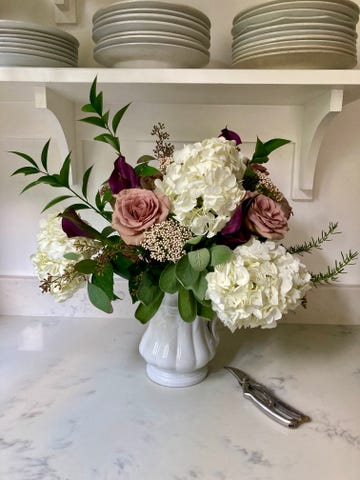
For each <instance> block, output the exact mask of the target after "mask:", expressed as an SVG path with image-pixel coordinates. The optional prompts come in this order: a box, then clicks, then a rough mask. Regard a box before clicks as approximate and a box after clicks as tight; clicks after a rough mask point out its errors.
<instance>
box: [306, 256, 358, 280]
mask: <svg viewBox="0 0 360 480" xmlns="http://www.w3.org/2000/svg"><path fill="white" fill-rule="evenodd" d="M358 256H359V253H358V252H356V251H355V252H353V251H351V250H349V251H348V252H347V253H346V254H344V253H343V252H341V260H340V261H338V260H335V265H334V267H332V268H331V267H328V268H327V271H326V272H325V273H316V274H314V273H312V274H311V281H312V283H313V284H314V285H315V286H317V285H324V284H329V283H332V282H336V281H338V276H339V275H340V274H343V273H346V271H345V268H346V267H347V266H349V265H353V261H354V260H356V259H357V258H358Z"/></svg>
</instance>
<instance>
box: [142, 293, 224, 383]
mask: <svg viewBox="0 0 360 480" xmlns="http://www.w3.org/2000/svg"><path fill="white" fill-rule="evenodd" d="M218 342H219V339H218V336H217V334H216V330H215V321H214V320H212V321H209V320H207V319H204V318H202V317H196V318H195V320H194V321H193V322H190V323H187V322H184V321H183V320H182V318H181V317H180V314H179V311H178V307H177V295H176V294H174V295H169V294H166V295H165V297H164V300H163V302H162V304H161V306H160V308H159V310H158V311H157V313H156V314H155V315H154V317H153V318H152V319H151V320H150V322H149V324H148V327H147V329H146V331H145V333H144V334H143V337H142V339H141V342H140V346H139V351H140V354H141V356H142V357H143V358H144V360H145V361H146V373H147V375H148V377H149V378H150V379H151V380H152V381H154V382H156V383H158V384H160V385H164V386H168V387H187V386H190V385H195V384H196V383H199V382H201V381H202V380H203V379H204V378H205V377H206V375H207V373H208V366H207V365H208V363H209V362H210V360H211V359H212V358H213V357H214V355H215V352H216V347H217V345H218Z"/></svg>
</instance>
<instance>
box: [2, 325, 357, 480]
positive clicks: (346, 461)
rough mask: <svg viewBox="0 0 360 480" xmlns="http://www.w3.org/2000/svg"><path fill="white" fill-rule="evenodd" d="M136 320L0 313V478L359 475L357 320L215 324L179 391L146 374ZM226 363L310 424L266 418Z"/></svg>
mask: <svg viewBox="0 0 360 480" xmlns="http://www.w3.org/2000/svg"><path fill="white" fill-rule="evenodd" d="M143 330H144V327H143V326H141V325H139V324H137V323H136V322H135V321H134V320H130V319H128V320H126V319H125V320H124V319H122V320H117V319H115V318H110V317H109V318H105V319H104V318H79V319H77V318H63V319H60V318H55V317H30V318H26V317H0V478H1V480H285V479H286V480H300V479H301V480H302V479H304V478H306V479H309V480H312V479H316V480H359V478H360V402H359V400H360V326H351V327H350V326H349V327H347V326H334V325H319V326H316V325H290V324H288V325H280V326H278V328H276V329H274V330H249V331H240V332H238V333H236V334H234V335H231V334H230V333H228V332H226V331H225V330H221V343H220V346H219V349H218V353H217V356H216V357H215V359H214V361H213V362H212V365H211V370H210V374H209V376H208V377H207V379H206V380H205V381H204V382H202V383H201V384H199V385H196V386H193V387H189V388H182V389H169V388H165V387H161V386H158V385H156V384H154V383H152V382H151V381H149V380H148V379H147V378H146V376H145V372H144V364H143V360H142V359H141V357H140V356H139V354H138V351H137V347H138V343H139V339H140V336H141V333H142V331H143ZM225 364H231V365H233V366H238V367H240V368H242V369H244V370H245V371H247V372H248V373H249V374H251V375H252V376H254V377H255V378H256V379H257V380H258V381H261V382H263V383H265V384H266V385H267V386H269V387H271V389H273V391H275V392H276V393H277V394H278V396H279V397H281V398H282V399H284V400H286V401H287V402H288V403H290V404H292V405H293V406H294V407H297V408H298V409H300V410H302V411H304V412H305V413H307V414H309V415H310V416H311V417H312V422H311V423H307V424H304V425H302V426H301V427H300V428H298V429H296V430H288V429H286V428H285V427H282V426H280V425H278V424H277V423H274V422H273V421H272V420H270V419H269V418H268V417H266V416H265V415H264V414H262V413H261V412H260V411H259V410H257V409H256V408H255V407H254V406H253V405H252V404H251V403H250V402H249V401H248V400H245V399H244V398H243V397H242V393H241V390H240V387H239V386H238V384H237V383H236V381H235V379H234V378H233V377H232V376H231V375H230V374H229V373H228V372H226V371H225V370H224V369H223V368H222V366H223V365H225Z"/></svg>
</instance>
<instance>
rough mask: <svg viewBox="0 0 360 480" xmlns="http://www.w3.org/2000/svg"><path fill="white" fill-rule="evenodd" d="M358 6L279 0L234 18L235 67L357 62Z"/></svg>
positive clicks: (342, 0) (334, 0) (341, 0)
mask: <svg viewBox="0 0 360 480" xmlns="http://www.w3.org/2000/svg"><path fill="white" fill-rule="evenodd" d="M358 20H359V7H358V5H356V4H355V3H353V2H351V1H349V0H274V1H272V2H268V3H265V4H262V5H258V6H257V7H253V8H250V9H248V10H245V11H243V12H240V13H239V14H238V15H236V17H235V18H234V20H233V28H232V35H233V43H232V61H233V67H234V68H353V67H354V66H355V65H356V62H357V55H356V39H357V34H356V24H357V22H358Z"/></svg>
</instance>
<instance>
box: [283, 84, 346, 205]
mask: <svg viewBox="0 0 360 480" xmlns="http://www.w3.org/2000/svg"><path fill="white" fill-rule="evenodd" d="M343 93H344V91H343V89H335V88H330V89H329V90H327V91H325V92H324V93H323V94H322V95H320V96H319V97H318V98H316V99H313V100H312V101H311V102H310V101H309V102H308V103H306V104H305V105H304V111H303V120H302V138H301V141H300V144H299V145H297V146H296V151H295V161H294V169H293V179H292V195H291V196H292V199H293V200H312V199H313V187H314V177H315V169H316V163H317V160H318V155H319V151H320V147H321V143H322V140H323V138H324V135H325V132H326V128H327V126H328V124H329V123H330V121H331V120H332V119H333V117H334V116H335V115H336V114H337V113H339V112H341V110H342V107H343Z"/></svg>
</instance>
